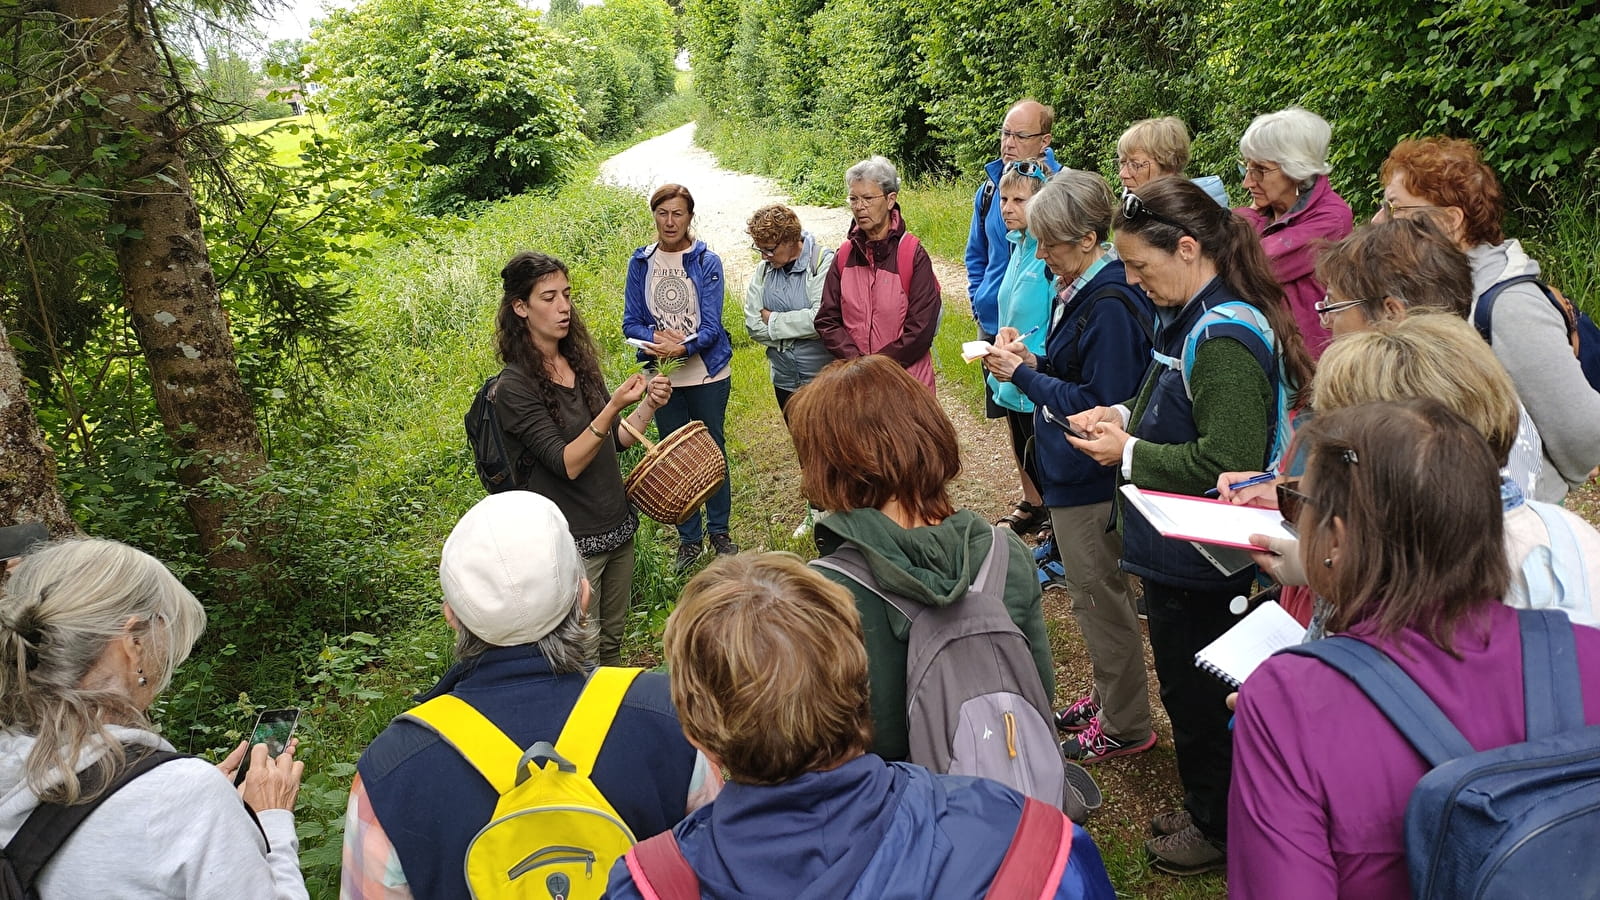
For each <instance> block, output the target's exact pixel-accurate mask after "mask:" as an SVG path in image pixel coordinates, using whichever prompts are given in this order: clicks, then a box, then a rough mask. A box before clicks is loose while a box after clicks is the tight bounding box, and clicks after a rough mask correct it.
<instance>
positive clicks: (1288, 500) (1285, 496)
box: [1277, 480, 1317, 529]
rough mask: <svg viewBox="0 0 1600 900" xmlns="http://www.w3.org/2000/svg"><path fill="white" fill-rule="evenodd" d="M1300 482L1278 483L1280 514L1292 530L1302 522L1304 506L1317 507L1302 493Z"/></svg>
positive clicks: (1314, 502) (1313, 501)
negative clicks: (1297, 523)
mask: <svg viewBox="0 0 1600 900" xmlns="http://www.w3.org/2000/svg"><path fill="white" fill-rule="evenodd" d="M1299 484H1300V482H1299V481H1298V480H1295V481H1280V482H1278V486H1277V487H1278V512H1279V513H1281V514H1282V515H1283V521H1284V522H1285V523H1287V524H1288V525H1289V527H1290V528H1291V529H1292V528H1294V527H1295V523H1296V522H1299V521H1300V510H1301V508H1302V507H1303V506H1316V505H1317V504H1316V501H1315V500H1312V499H1311V498H1310V497H1307V496H1306V495H1305V494H1302V493H1300V490H1299Z"/></svg>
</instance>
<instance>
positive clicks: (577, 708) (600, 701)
mask: <svg viewBox="0 0 1600 900" xmlns="http://www.w3.org/2000/svg"><path fill="white" fill-rule="evenodd" d="M643 671H644V670H643V669H637V668H633V669H624V668H620V667H616V666H601V667H600V668H598V669H595V670H594V672H593V673H591V674H590V675H589V682H588V683H587V684H585V685H584V686H583V693H582V694H580V695H578V702H577V703H576V704H575V705H574V706H573V707H572V712H570V713H568V714H567V724H566V725H563V726H562V727H561V737H559V738H557V739H556V752H557V753H560V754H561V755H562V756H564V757H566V759H567V761H569V762H571V763H572V764H573V765H574V766H577V767H578V774H580V775H582V776H583V777H585V778H588V777H589V775H590V774H591V773H593V772H594V761H595V760H596V759H598V758H599V757H600V746H601V745H602V744H604V743H605V742H606V735H607V734H609V733H610V732H611V723H612V722H614V721H616V718H617V710H619V709H621V708H622V698H623V697H624V696H625V695H626V694H627V693H628V687H629V686H630V685H632V684H633V680H634V679H635V678H638V677H639V673H640V672H643Z"/></svg>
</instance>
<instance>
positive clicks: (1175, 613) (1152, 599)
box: [1144, 580, 1239, 844]
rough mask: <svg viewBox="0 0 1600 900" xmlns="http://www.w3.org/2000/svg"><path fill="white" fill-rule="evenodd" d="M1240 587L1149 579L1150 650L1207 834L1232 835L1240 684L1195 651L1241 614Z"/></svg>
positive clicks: (1198, 820)
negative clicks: (1234, 699) (1234, 720)
mask: <svg viewBox="0 0 1600 900" xmlns="http://www.w3.org/2000/svg"><path fill="white" fill-rule="evenodd" d="M1238 593H1239V592H1238V591H1236V590H1225V591H1192V590H1186V589H1184V588H1179V587H1172V586H1171V585H1166V584H1158V583H1156V582H1153V581H1149V580H1146V581H1145V583H1144V596H1145V603H1146V605H1147V607H1148V609H1149V613H1150V620H1149V626H1150V651H1151V655H1153V656H1154V657H1155V662H1156V676H1157V677H1158V678H1160V680H1161V705H1162V706H1164V707H1166V709H1167V718H1169V719H1171V720H1172V744H1173V747H1174V749H1176V750H1177V754H1178V779H1179V780H1180V781H1182V782H1183V807H1184V809H1187V810H1188V811H1189V815H1190V816H1192V817H1193V818H1194V822H1195V824H1196V825H1197V826H1199V828H1200V831H1201V833H1203V834H1204V835H1205V836H1206V837H1207V838H1210V839H1211V840H1213V841H1216V842H1217V843H1219V844H1220V843H1223V842H1225V841H1227V839H1228V783H1229V779H1230V776H1231V774H1232V770H1233V733H1232V732H1231V731H1229V730H1228V720H1229V718H1231V717H1232V715H1233V713H1231V712H1229V711H1228V706H1227V703H1226V701H1227V697H1228V694H1230V693H1232V692H1233V689H1232V688H1230V687H1228V686H1227V685H1226V684H1224V683H1223V682H1222V680H1221V679H1219V678H1217V677H1216V676H1215V675H1210V674H1208V673H1206V672H1204V671H1202V670H1201V669H1200V668H1199V667H1197V666H1196V665H1195V664H1194V655H1195V653H1196V652H1198V651H1199V650H1200V649H1201V648H1202V647H1204V646H1205V645H1207V644H1209V643H1211V642H1212V641H1213V640H1216V638H1217V637H1218V636H1219V635H1221V634H1222V633H1223V632H1224V631H1227V630H1228V629H1229V628H1232V627H1233V626H1234V624H1235V623H1237V622H1238V621H1239V617H1238V616H1235V615H1234V614H1233V613H1230V612H1229V611H1228V603H1229V602H1230V601H1231V600H1232V599H1233V598H1234V597H1235V596H1237V595H1238Z"/></svg>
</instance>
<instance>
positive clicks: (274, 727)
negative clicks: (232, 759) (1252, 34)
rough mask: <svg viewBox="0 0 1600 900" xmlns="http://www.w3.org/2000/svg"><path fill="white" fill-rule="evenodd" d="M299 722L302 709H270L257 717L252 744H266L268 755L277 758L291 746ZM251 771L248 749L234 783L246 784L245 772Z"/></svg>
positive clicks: (251, 736) (251, 737)
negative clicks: (291, 739) (290, 742)
mask: <svg viewBox="0 0 1600 900" xmlns="http://www.w3.org/2000/svg"><path fill="white" fill-rule="evenodd" d="M298 724H300V710H298V709H269V710H267V711H266V712H263V713H262V714H261V715H260V716H258V717H257V718H256V727H255V728H253V729H251V731H250V746H251V747H254V746H255V745H257V744H266V745H267V756H269V757H273V758H276V757H277V756H278V754H280V753H282V752H283V751H284V748H286V747H288V746H289V738H291V737H293V736H294V729H295V726H296V725H298ZM249 771H250V752H249V751H248V750H246V751H245V754H244V761H243V762H241V763H240V764H239V772H238V774H237V775H235V776H233V783H234V784H236V785H239V784H244V776H245V773H247V772H249Z"/></svg>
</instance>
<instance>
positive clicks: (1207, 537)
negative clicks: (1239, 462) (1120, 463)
mask: <svg viewBox="0 0 1600 900" xmlns="http://www.w3.org/2000/svg"><path fill="white" fill-rule="evenodd" d="M1122 496H1123V497H1126V498H1127V500H1128V502H1129V503H1130V504H1131V505H1132V506H1133V507H1134V508H1135V509H1137V510H1138V511H1139V514H1140V515H1142V516H1144V517H1145V519H1146V520H1148V521H1149V522H1150V524H1151V525H1152V526H1153V527H1154V528H1155V530H1156V531H1159V532H1161V534H1162V536H1163V537H1169V538H1176V539H1179V540H1185V541H1195V542H1197V543H1201V544H1217V545H1220V546H1223V547H1238V548H1240V549H1242V550H1249V549H1259V548H1256V547H1254V545H1252V544H1251V543H1250V535H1252V534H1264V535H1268V536H1270V537H1282V538H1290V539H1293V538H1294V532H1293V531H1290V530H1289V528H1288V527H1287V526H1286V525H1285V524H1284V522H1283V515H1282V514H1281V513H1279V512H1278V511H1277V510H1275V509H1262V508H1260V507H1256V506H1234V505H1233V504H1232V503H1229V502H1227V501H1226V500H1207V499H1206V498H1204V497H1190V496H1188V495H1187V494H1168V493H1165V492H1164V491H1142V490H1140V489H1138V488H1136V487H1134V486H1133V485H1131V484H1125V485H1123V486H1122Z"/></svg>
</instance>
